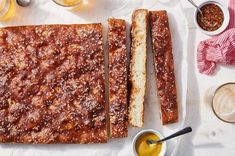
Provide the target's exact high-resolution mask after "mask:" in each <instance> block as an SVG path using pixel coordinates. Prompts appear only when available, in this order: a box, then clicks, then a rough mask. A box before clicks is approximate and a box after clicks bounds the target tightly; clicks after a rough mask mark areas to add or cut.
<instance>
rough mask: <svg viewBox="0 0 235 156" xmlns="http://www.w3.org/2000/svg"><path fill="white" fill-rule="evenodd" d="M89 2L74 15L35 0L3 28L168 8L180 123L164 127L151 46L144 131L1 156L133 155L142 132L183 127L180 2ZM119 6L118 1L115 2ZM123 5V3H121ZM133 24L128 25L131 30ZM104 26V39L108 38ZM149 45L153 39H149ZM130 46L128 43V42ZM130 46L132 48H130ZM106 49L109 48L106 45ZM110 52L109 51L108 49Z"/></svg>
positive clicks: (184, 33)
mask: <svg viewBox="0 0 235 156" xmlns="http://www.w3.org/2000/svg"><path fill="white" fill-rule="evenodd" d="M87 1H88V2H90V3H89V4H87V6H86V7H81V8H80V11H77V12H75V13H74V12H71V11H69V10H67V9H64V8H62V7H59V6H56V5H55V4H54V3H53V2H52V1H49V0H34V1H33V4H32V5H31V6H30V7H27V8H18V10H17V16H16V17H15V18H14V19H12V20H11V21H9V22H6V23H2V24H1V26H12V25H33V24H55V23H56V24H73V23H76V24H77V23H94V22H102V23H103V24H104V25H106V20H107V18H109V17H116V18H123V19H125V20H126V21H127V22H128V23H130V22H131V13H132V12H133V10H134V9H136V8H147V9H149V10H159V9H166V10H167V11H168V13H169V20H170V28H171V32H172V38H173V53H174V61H175V73H176V82H177V89H178V99H179V111H180V112H179V122H178V123H176V124H171V125H167V126H162V125H161V121H160V115H159V102H158V97H157V93H156V82H155V76H154V69H153V60H152V52H151V47H150V44H149V50H148V63H147V67H148V71H147V74H148V75H147V80H148V83H147V96H146V105H145V125H144V128H129V136H128V137H127V138H123V139H112V140H109V142H108V144H102V145H97V144H96V145H1V146H0V155H4V156H10V155H11V156H18V155H22V156H31V155H34V156H37V155H40V156H41V155H50V156H65V155H69V156H83V155H86V156H94V155H95V156H130V154H131V152H132V145H131V141H132V139H133V137H134V136H135V134H136V133H137V132H139V131H140V130H142V129H149V128H150V129H156V130H158V131H160V132H161V133H162V134H163V135H165V136H166V135H168V134H171V133H173V132H175V131H176V130H179V129H181V128H183V126H184V121H185V116H186V91H187V47H186V46H187V39H188V29H187V23H186V19H185V17H184V14H183V12H182V9H181V6H180V4H179V3H177V2H178V1H173V0H170V1H169V0H160V1H161V2H158V1H156V0H152V1H150V0H143V1H136V0H129V1H128V3H123V4H122V5H120V7H115V8H113V7H110V6H108V4H109V5H111V0H87ZM114 2H115V4H116V5H117V0H115V1H114ZM120 3H121V0H120ZM129 28H130V24H129V25H128V29H129ZM106 31H107V29H106V27H105V31H104V35H105V36H104V39H106V38H107V36H106V33H105V32H106ZM149 42H150V39H149ZM128 43H129V42H128ZM128 46H129V45H128ZM106 48H107V46H106ZM106 50H107V49H106ZM179 144H180V138H176V139H172V140H170V141H168V142H167V147H168V149H167V154H166V155H176V152H177V149H178V145H179Z"/></svg>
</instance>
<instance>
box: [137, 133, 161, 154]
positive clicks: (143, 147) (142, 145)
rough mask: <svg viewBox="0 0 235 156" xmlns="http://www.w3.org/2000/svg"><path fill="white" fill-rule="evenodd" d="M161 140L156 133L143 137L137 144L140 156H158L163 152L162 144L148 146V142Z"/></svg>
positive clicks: (145, 134) (146, 134)
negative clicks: (149, 140)
mask: <svg viewBox="0 0 235 156" xmlns="http://www.w3.org/2000/svg"><path fill="white" fill-rule="evenodd" d="M148 139H152V140H160V138H159V136H157V135H156V134H154V133H144V134H143V135H141V136H140V137H139V138H138V139H137V140H136V144H135V149H136V152H137V154H138V156H158V155H159V154H160V152H161V150H162V144H151V145H149V144H147V142H146V140H148Z"/></svg>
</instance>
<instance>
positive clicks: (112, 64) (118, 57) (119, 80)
mask: <svg viewBox="0 0 235 156" xmlns="http://www.w3.org/2000/svg"><path fill="white" fill-rule="evenodd" d="M108 25H109V31H108V41H109V107H110V111H109V113H110V135H111V137H112V138H119V137H126V136H127V132H128V129H127V128H128V103H127V48H126V22H125V20H121V19H108Z"/></svg>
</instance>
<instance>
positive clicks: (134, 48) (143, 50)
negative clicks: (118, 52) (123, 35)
mask: <svg viewBox="0 0 235 156" xmlns="http://www.w3.org/2000/svg"><path fill="white" fill-rule="evenodd" d="M147 27H148V10H145V9H138V10H136V11H134V13H133V15H132V29H131V41H132V43H131V63H130V86H131V91H130V112H129V120H130V124H131V125H132V126H134V127H142V126H143V123H144V98H145V90H146V58H147Z"/></svg>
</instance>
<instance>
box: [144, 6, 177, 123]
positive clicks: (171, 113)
mask: <svg viewBox="0 0 235 156" xmlns="http://www.w3.org/2000/svg"><path fill="white" fill-rule="evenodd" d="M149 14H150V24H151V36H152V49H153V56H154V64H155V71H156V80H157V89H158V95H159V99H160V105H161V118H162V123H163V124H167V123H174V122H177V120H178V104H177V92H176V84H175V74H174V60H173V54H172V41H171V32H170V28H169V22H168V16H167V12H166V11H164V10H163V11H150V13H149Z"/></svg>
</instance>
